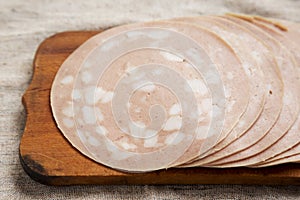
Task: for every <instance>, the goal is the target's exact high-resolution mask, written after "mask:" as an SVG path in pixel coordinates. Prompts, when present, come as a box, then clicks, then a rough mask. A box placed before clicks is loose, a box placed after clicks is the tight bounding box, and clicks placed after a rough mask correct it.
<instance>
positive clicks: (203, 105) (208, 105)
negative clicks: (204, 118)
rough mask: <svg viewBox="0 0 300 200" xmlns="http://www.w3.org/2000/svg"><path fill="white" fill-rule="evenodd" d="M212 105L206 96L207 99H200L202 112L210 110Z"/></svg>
mask: <svg viewBox="0 0 300 200" xmlns="http://www.w3.org/2000/svg"><path fill="white" fill-rule="evenodd" d="M211 107H212V100H211V99H209V98H207V99H203V100H202V101H201V108H202V111H203V112H204V113H207V112H209V111H210V108H211Z"/></svg>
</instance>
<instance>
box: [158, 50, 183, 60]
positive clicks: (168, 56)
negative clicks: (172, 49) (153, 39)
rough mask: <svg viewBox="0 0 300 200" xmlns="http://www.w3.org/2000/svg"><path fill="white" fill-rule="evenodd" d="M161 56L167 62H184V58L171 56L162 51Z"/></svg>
mask: <svg viewBox="0 0 300 200" xmlns="http://www.w3.org/2000/svg"><path fill="white" fill-rule="evenodd" d="M160 55H162V56H163V57H164V58H165V59H166V60H169V61H175V62H183V59H182V58H180V57H178V56H176V55H174V54H171V53H169V52H165V51H162V52H160Z"/></svg>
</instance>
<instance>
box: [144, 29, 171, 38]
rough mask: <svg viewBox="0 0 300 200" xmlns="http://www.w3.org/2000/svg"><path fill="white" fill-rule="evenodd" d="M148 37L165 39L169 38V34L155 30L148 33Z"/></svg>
mask: <svg viewBox="0 0 300 200" xmlns="http://www.w3.org/2000/svg"><path fill="white" fill-rule="evenodd" d="M146 34H147V36H148V37H150V38H152V39H159V40H161V39H165V38H167V37H169V35H170V34H169V33H168V32H167V31H160V30H153V31H148V32H147V33H146Z"/></svg>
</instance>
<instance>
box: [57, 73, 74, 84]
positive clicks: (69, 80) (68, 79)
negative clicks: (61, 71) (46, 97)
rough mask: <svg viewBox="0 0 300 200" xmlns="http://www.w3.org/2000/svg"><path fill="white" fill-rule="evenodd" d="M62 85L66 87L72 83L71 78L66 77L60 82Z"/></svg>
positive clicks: (69, 76)
mask: <svg viewBox="0 0 300 200" xmlns="http://www.w3.org/2000/svg"><path fill="white" fill-rule="evenodd" d="M60 82H61V83H62V84H64V85H67V84H70V83H72V82H73V76H71V75H68V76H66V77H65V78H63V79H62V80H61V81H60Z"/></svg>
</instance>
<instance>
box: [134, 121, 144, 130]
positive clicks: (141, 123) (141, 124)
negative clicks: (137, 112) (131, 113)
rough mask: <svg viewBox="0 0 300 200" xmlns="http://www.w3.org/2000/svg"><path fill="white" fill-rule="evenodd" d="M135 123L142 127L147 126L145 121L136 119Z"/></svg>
mask: <svg viewBox="0 0 300 200" xmlns="http://www.w3.org/2000/svg"><path fill="white" fill-rule="evenodd" d="M134 123H135V124H136V125H137V126H139V127H140V128H145V127H146V125H145V123H143V122H140V121H135V122H134Z"/></svg>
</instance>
